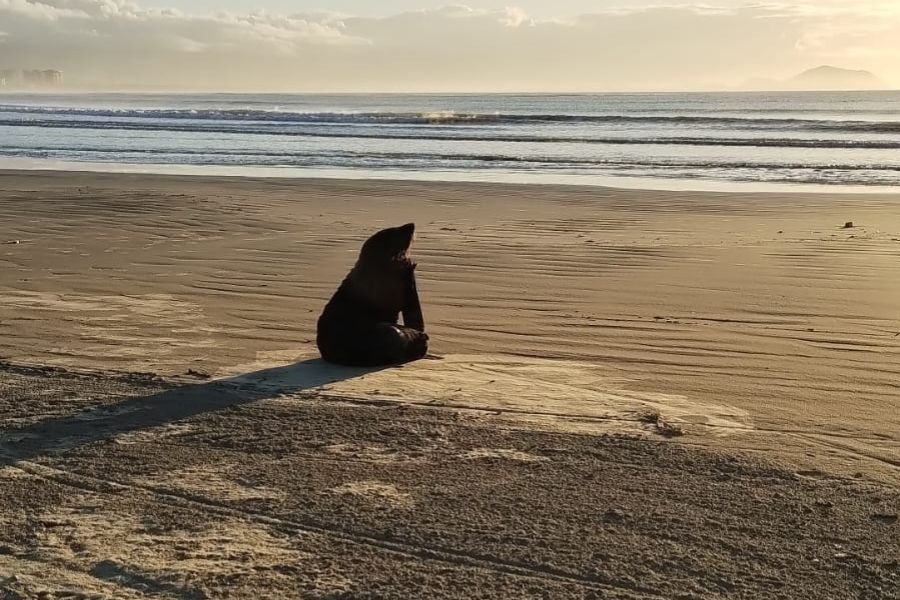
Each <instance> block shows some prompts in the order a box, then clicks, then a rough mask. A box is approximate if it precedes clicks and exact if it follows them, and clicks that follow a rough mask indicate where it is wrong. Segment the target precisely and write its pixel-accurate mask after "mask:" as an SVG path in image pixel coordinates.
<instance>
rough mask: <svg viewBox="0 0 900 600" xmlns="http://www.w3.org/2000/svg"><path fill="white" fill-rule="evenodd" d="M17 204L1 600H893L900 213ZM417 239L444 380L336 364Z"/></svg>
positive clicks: (506, 193) (833, 207) (8, 334)
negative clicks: (341, 304) (366, 264)
mask: <svg viewBox="0 0 900 600" xmlns="http://www.w3.org/2000/svg"><path fill="white" fill-rule="evenodd" d="M0 184H2V185H0V223H2V225H0V294H2V301H0V361H2V363H0V390H2V394H0V419H2V422H3V423H4V425H3V431H2V433H0V436H2V437H0V495H2V502H0V506H2V507H3V509H0V597H4V596H2V594H4V593H5V594H6V596H5V597H9V598H32V597H34V598H38V597H40V598H45V597H46V598H145V597H153V598H256V597H260V596H259V593H260V590H266V591H267V593H269V594H271V595H272V597H304V598H307V597H308V598H409V597H423V598H425V597H428V598H476V597H485V598H733V597H746V598H800V597H803V598H866V599H868V598H897V597H898V596H897V590H898V589H900V565H898V557H900V529H898V527H900V525H898V523H897V515H898V512H900V488H898V486H900V400H898V398H900V378H898V375H900V321H898V310H897V307H898V302H900V260H898V259H900V210H898V209H900V195H896V194H895V195H887V194H858V195H850V194H821V195H819V194H762V193H759V194H751V193H730V194H726V193H696V192H664V191H645V190H613V189H603V188H587V187H557V186H537V185H532V186H513V185H500V184H473V183H467V184H463V183H416V182H393V181H363V180H360V181H352V180H288V179H248V178H214V177H190V176H151V175H128V174H91V173H68V172H24V171H22V172H15V171H3V172H0ZM408 221H414V222H415V223H416V224H417V240H416V244H415V247H414V250H413V254H414V256H415V258H416V260H417V261H418V263H419V266H418V269H417V274H418V277H419V291H420V294H421V297H422V302H423V305H424V311H425V320H426V325H427V327H428V331H429V334H430V336H431V340H432V348H431V349H432V352H433V353H434V354H435V355H436V357H435V358H433V359H429V360H423V361H419V362H416V363H412V364H409V365H405V366H403V367H402V368H392V369H382V370H370V371H363V370H347V369H337V368H333V367H328V366H326V365H324V364H322V363H321V362H320V361H318V360H316V359H317V352H316V347H315V343H314V338H315V319H316V317H317V315H318V313H319V311H320V310H321V308H322V306H323V304H324V302H325V301H326V300H327V299H328V297H329V295H330V294H331V293H332V291H333V290H334V289H335V287H336V286H337V284H338V283H339V282H340V280H341V278H342V277H343V276H344V274H345V273H346V271H347V270H348V269H349V268H350V266H352V263H353V261H354V259H355V256H356V253H357V252H358V249H359V245H360V243H361V242H362V241H363V240H364V239H365V238H366V237H367V236H368V235H369V234H370V233H372V232H373V231H374V230H377V229H379V228H382V227H387V226H393V225H398V224H402V223H405V222H408ZM847 222H852V224H853V226H852V227H844V225H845V223H847ZM40 594H45V595H43V596H41V595H40Z"/></svg>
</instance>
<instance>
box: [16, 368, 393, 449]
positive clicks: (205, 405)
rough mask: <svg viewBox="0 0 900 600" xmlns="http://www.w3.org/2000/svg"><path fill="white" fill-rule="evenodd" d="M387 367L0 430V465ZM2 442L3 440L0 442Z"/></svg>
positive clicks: (191, 392) (222, 382) (311, 374)
mask: <svg viewBox="0 0 900 600" xmlns="http://www.w3.org/2000/svg"><path fill="white" fill-rule="evenodd" d="M384 368H389V367H376V368H355V367H341V366H337V365H332V364H329V363H326V362H325V361H323V360H321V359H312V360H305V361H302V362H299V363H295V364H292V365H287V366H280V367H273V368H269V369H262V370H259V371H254V372H252V373H244V374H241V375H237V376H234V377H229V378H226V379H216V380H213V381H208V382H205V383H198V384H189V385H179V386H173V387H171V388H170V389H166V390H163V391H156V392H154V393H152V394H147V395H138V396H131V397H127V398H125V399H123V400H121V401H120V402H115V403H112V404H103V405H99V406H92V407H89V408H86V409H84V410H81V411H79V412H76V413H74V414H69V415H65V416H61V417H53V418H50V419H45V420H43V421H39V422H37V423H34V424H31V425H29V426H27V427H24V428H21V429H19V428H17V429H14V430H8V429H4V430H0V465H9V464H14V463H15V462H17V461H20V460H29V459H33V458H36V457H38V456H41V455H43V454H47V453H51V452H61V451H66V450H72V449H75V448H78V447H80V446H84V445H86V444H90V443H93V442H99V441H104V440H110V439H112V438H114V437H116V436H118V435H121V434H124V433H129V432H133V431H140V430H143V429H150V428H152V427H157V426H160V425H165V424H167V423H173V422H175V421H181V420H183V419H188V418H190V417H194V416H197V415H202V414H205V413H211V412H217V411H221V410H225V409H228V408H233V407H238V406H242V405H245V404H249V403H252V402H259V401H260V400H266V399H269V398H274V397H275V396H279V395H281V394H290V393H298V392H302V391H305V390H312V389H315V388H318V387H320V386H323V385H327V384H329V383H337V382H339V381H347V380H349V379H355V378H357V377H361V376H363V375H366V374H368V373H373V372H376V371H380V370H382V369H384ZM4 438H5V439H4Z"/></svg>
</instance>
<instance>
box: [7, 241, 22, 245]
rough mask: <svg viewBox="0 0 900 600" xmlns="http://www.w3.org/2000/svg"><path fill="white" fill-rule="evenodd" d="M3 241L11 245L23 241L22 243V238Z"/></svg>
mask: <svg viewBox="0 0 900 600" xmlns="http://www.w3.org/2000/svg"><path fill="white" fill-rule="evenodd" d="M3 243H4V244H6V245H10V246H11V245H13V244H21V243H22V240H6V241H5V242H3Z"/></svg>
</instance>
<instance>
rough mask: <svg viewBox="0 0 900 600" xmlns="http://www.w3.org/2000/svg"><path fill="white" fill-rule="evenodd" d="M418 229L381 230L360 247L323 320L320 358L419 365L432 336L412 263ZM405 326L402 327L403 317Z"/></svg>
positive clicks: (361, 363) (369, 364) (363, 363)
mask: <svg viewBox="0 0 900 600" xmlns="http://www.w3.org/2000/svg"><path fill="white" fill-rule="evenodd" d="M414 233H415V224H413V223H407V224H406V225H402V226H400V227H391V228H389V229H383V230H381V231H379V232H378V233H376V234H374V235H373V236H372V237H370V238H369V239H368V240H366V242H365V243H364V244H363V246H362V250H360V253H359V258H358V259H357V261H356V264H355V265H354V266H353V269H352V270H351V271H350V273H349V274H348V275H347V277H346V278H344V281H343V282H342V283H341V285H340V287H339V288H338V290H337V292H335V293H334V296H332V297H331V300H329V301H328V304H326V305H325V309H324V310H323V311H322V315H321V316H320V317H319V321H318V325H317V334H316V344H317V345H318V347H319V352H320V353H321V355H322V358H323V359H325V360H326V361H328V362H332V363H337V364H340V365H348V366H359V367H374V366H384V365H392V364H398V363H404V362H408V361H412V360H417V359H419V358H422V357H423V356H425V354H426V352H428V335H427V334H426V333H425V320H424V318H423V317H422V307H421V305H420V303H419V293H418V290H417V289H416V276H415V269H416V263H414V262H413V261H412V260H410V258H409V255H408V253H409V247H410V244H412V241H413V235H414ZM401 313H402V315H403V325H402V326H401V325H398V324H397V322H398V318H399V315H400V314H401Z"/></svg>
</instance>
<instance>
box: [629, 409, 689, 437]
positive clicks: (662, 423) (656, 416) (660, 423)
mask: <svg viewBox="0 0 900 600" xmlns="http://www.w3.org/2000/svg"><path fill="white" fill-rule="evenodd" d="M638 420H639V421H640V422H641V423H646V424H648V425H652V426H653V429H655V430H656V433H658V434H659V435H661V436H663V437H667V438H670V437H679V436H682V435H684V430H683V429H682V428H681V427H680V426H679V425H676V424H675V423H669V422H668V421H666V420H665V419H663V417H662V415H661V414H660V412H659V411H657V410H651V411H648V412H645V413H643V414H642V415H641V416H640V417H639V418H638Z"/></svg>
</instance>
